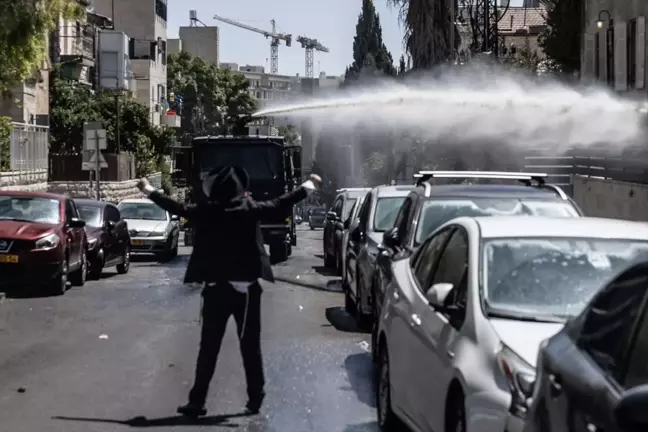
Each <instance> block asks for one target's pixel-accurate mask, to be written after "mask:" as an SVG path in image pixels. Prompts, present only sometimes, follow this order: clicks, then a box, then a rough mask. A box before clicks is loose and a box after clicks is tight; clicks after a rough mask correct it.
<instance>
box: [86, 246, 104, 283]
mask: <svg viewBox="0 0 648 432" xmlns="http://www.w3.org/2000/svg"><path fill="white" fill-rule="evenodd" d="M104 259H105V255H104V251H103V249H99V251H97V256H96V257H95V259H94V261H93V263H92V265H91V266H90V274H89V275H88V276H89V277H90V279H93V280H99V279H101V272H102V271H103V268H104V264H105V261H104Z"/></svg>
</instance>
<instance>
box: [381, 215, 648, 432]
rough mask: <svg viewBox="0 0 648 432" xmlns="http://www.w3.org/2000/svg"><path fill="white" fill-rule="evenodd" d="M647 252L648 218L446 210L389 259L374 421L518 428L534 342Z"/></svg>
mask: <svg viewBox="0 0 648 432" xmlns="http://www.w3.org/2000/svg"><path fill="white" fill-rule="evenodd" d="M646 255H648V224H645V223H638V222H627V221H618V220H612V219H596V218H573V219H570V218H547V217H536V216H510V217H500V216H493V217H476V218H458V219H453V220H452V221H450V222H448V223H447V224H445V225H443V226H442V227H440V228H439V229H438V230H436V231H435V232H434V233H433V234H432V235H431V236H430V237H428V239H427V240H426V241H425V242H423V243H422V244H421V246H420V247H419V248H418V249H417V251H416V252H415V253H414V254H413V255H412V256H411V257H407V258H404V259H402V260H397V261H394V264H393V267H392V271H393V273H394V279H393V282H392V283H391V284H390V285H389V286H388V289H387V292H386V293H385V301H384V304H383V307H382V310H381V313H380V318H379V323H378V348H377V351H378V363H379V366H378V368H379V374H378V375H379V386H378V388H379V397H378V419H379V424H380V427H381V430H383V431H387V430H397V431H399V430H402V429H400V428H399V426H398V425H397V424H399V423H405V424H406V425H407V426H408V427H409V428H410V429H411V430H413V431H417V432H418V431H420V432H423V431H426V432H428V431H444V430H452V431H467V432H477V431H479V432H504V431H507V432H517V431H520V430H521V429H522V428H523V427H524V423H525V416H526V412H527V403H528V402H527V401H528V399H529V397H530V396H531V395H532V392H533V389H534V382H535V379H536V361H537V357H538V351H539V348H540V344H541V343H542V341H544V340H545V339H547V338H549V337H551V336H553V335H555V334H556V333H558V332H559V331H560V330H561V329H562V328H563V326H564V324H565V322H567V321H568V320H569V319H570V318H573V317H575V316H577V315H578V314H579V313H580V312H581V311H582V310H583V309H584V308H585V306H586V304H587V303H588V302H589V301H590V299H591V298H592V297H593V296H594V295H595V294H596V293H597V292H598V290H599V289H600V288H601V287H602V285H603V284H604V283H605V281H606V280H607V279H608V278H610V277H612V275H614V274H616V273H617V272H618V271H620V270H621V269H623V268H624V267H625V266H627V265H629V264H630V263H632V262H633V261H634V260H636V259H638V258H641V257H645V256H646Z"/></svg>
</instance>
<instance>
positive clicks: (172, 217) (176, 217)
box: [171, 215, 180, 221]
mask: <svg viewBox="0 0 648 432" xmlns="http://www.w3.org/2000/svg"><path fill="white" fill-rule="evenodd" d="M171 220H172V221H179V220H180V217H179V216H178V215H171Z"/></svg>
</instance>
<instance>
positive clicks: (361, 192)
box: [322, 188, 371, 275]
mask: <svg viewBox="0 0 648 432" xmlns="http://www.w3.org/2000/svg"><path fill="white" fill-rule="evenodd" d="M370 190H371V188H345V189H338V190H337V193H338V194H337V196H336V197H335V201H334V202H333V206H332V207H331V209H330V210H329V212H328V213H327V214H326V221H325V222H324V234H323V236H322V237H323V249H324V250H323V253H324V266H325V267H326V268H329V269H334V270H335V271H336V273H337V274H339V275H342V267H343V265H342V262H343V260H344V256H342V249H343V248H342V239H343V237H344V231H345V228H344V221H346V220H347V219H348V218H349V215H350V214H351V209H352V208H353V204H355V202H356V201H357V200H358V199H359V198H361V197H363V196H365V195H366V194H367V192H369V191H370Z"/></svg>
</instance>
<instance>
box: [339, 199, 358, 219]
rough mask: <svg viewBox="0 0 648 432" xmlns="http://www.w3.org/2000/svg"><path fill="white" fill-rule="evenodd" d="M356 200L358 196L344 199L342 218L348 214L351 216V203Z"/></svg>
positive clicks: (345, 217)
mask: <svg viewBox="0 0 648 432" xmlns="http://www.w3.org/2000/svg"><path fill="white" fill-rule="evenodd" d="M358 200H359V198H347V199H346V201H344V207H343V208H342V220H347V219H348V218H349V216H351V210H352V209H353V205H354V204H355V203H356V201H358Z"/></svg>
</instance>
